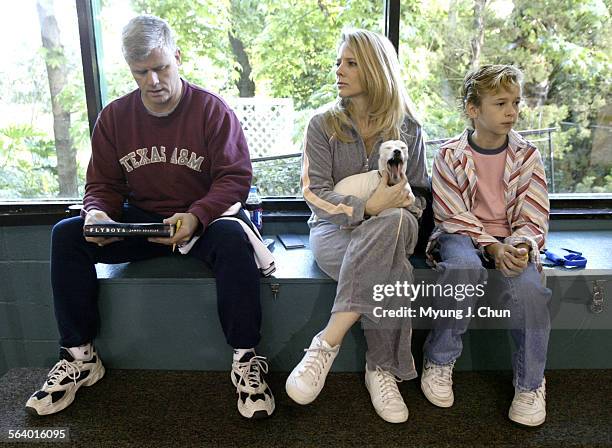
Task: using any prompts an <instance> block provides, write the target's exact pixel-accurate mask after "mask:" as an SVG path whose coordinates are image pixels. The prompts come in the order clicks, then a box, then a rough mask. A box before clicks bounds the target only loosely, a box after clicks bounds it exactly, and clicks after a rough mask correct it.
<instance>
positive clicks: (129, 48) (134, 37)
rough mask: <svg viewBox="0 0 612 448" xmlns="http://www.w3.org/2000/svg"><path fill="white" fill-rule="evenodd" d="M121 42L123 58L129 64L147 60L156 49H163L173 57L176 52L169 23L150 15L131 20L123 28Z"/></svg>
mask: <svg viewBox="0 0 612 448" xmlns="http://www.w3.org/2000/svg"><path fill="white" fill-rule="evenodd" d="M121 40H122V50H123V57H124V58H125V60H126V61H127V63H128V64H129V63H131V62H140V61H143V60H145V59H146V58H148V57H149V55H150V54H151V52H152V51H153V50H155V49H156V48H163V49H165V50H166V51H167V52H169V53H170V54H171V55H174V53H175V52H176V43H175V42H174V37H173V35H172V29H170V25H168V22H166V21H165V20H164V19H160V18H159V17H156V16H152V15H148V14H147V15H141V16H136V17H134V18H133V19H132V20H130V21H129V23H128V24H127V25H126V26H125V27H124V28H123V32H122V33H121Z"/></svg>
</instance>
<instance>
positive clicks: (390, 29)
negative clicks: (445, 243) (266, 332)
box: [0, 0, 612, 225]
mask: <svg viewBox="0 0 612 448" xmlns="http://www.w3.org/2000/svg"><path fill="white" fill-rule="evenodd" d="M75 2H76V8H77V17H78V26H79V35H80V43H81V60H82V64H83V77H84V85H85V97H86V103H87V113H88V120H89V130H90V134H91V133H92V132H93V128H94V125H95V122H96V119H97V117H98V114H99V113H100V111H101V110H102V104H103V96H102V95H103V93H102V88H101V87H102V86H101V73H100V70H99V64H98V51H97V42H98V41H99V38H100V36H99V32H100V31H99V28H98V27H97V26H99V22H97V19H96V16H95V14H94V13H95V12H96V11H99V9H100V0H75ZM384 24H385V35H386V36H387V37H388V38H389V40H391V43H392V44H393V46H394V47H395V49H396V51H398V49H399V27H400V0H385V5H384ZM593 195H594V196H595V197H593ZM263 202H264V210H265V211H266V217H267V218H268V217H269V218H270V219H271V220H273V221H285V220H291V219H301V218H304V217H305V216H307V215H308V214H309V213H310V210H309V208H308V206H307V204H306V202H305V201H304V199H303V198H293V197H292V198H284V197H264V198H263ZM550 202H551V219H592V218H596V219H600V218H606V219H612V208H610V203H611V202H612V195H609V194H601V195H597V194H589V193H586V194H574V193H571V194H565V195H564V194H559V195H554V196H551V200H550ZM80 204H81V200H75V199H59V198H57V199H55V198H54V199H50V200H31V201H27V200H25V201H0V225H35V224H49V223H53V222H57V221H58V220H59V219H61V218H63V217H67V216H71V215H75V214H76V212H75V210H78V209H79V206H80Z"/></svg>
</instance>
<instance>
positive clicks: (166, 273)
mask: <svg viewBox="0 0 612 448" xmlns="http://www.w3.org/2000/svg"><path fill="white" fill-rule="evenodd" d="M282 233H285V232H282ZM270 237H274V235H270ZM300 237H301V239H302V241H303V242H304V244H305V246H306V247H305V248H303V249H292V250H286V249H285V248H284V247H283V246H282V244H281V243H280V242H279V241H278V239H276V242H275V246H274V249H273V253H274V255H275V258H276V262H277V266H278V268H277V271H276V273H275V274H274V276H273V277H270V278H265V279H262V286H261V288H262V289H261V292H262V308H263V325H262V335H263V338H262V342H261V345H260V347H259V351H260V352H261V353H262V354H265V355H266V356H268V357H269V360H270V364H271V368H272V369H274V370H279V371H288V370H290V369H291V368H292V367H293V366H294V365H295V364H296V363H297V362H298V361H299V359H301V357H302V355H303V352H302V349H303V348H304V347H307V346H308V344H309V343H310V339H311V338H312V336H313V335H314V334H315V333H316V332H317V331H319V330H320V329H321V328H322V327H323V326H324V324H325V323H326V322H327V319H328V318H329V311H330V309H331V306H332V303H333V298H334V295H335V289H336V282H335V281H333V280H332V279H330V278H329V277H327V275H325V274H324V273H323V272H322V271H321V270H320V269H319V268H318V267H317V265H316V263H315V261H314V258H313V256H312V253H311V251H310V249H309V245H308V235H307V234H301V235H300ZM606 245H607V250H604V246H606ZM548 247H549V248H550V249H560V248H563V247H567V248H573V249H577V248H579V249H580V250H582V251H583V252H584V255H585V256H586V257H587V258H588V260H589V261H588V265H587V269H582V270H575V269H563V268H546V269H545V274H546V281H547V286H548V287H550V288H552V289H553V301H552V303H551V315H552V320H553V334H552V337H551V344H550V351H549V367H550V368H611V367H612V359H611V357H610V356H609V353H611V352H612V342H611V341H612V338H611V337H610V336H612V310H611V309H610V307H609V305H608V304H607V303H604V304H603V308H602V312H600V313H594V312H593V311H592V310H591V306H592V305H593V290H594V289H595V290H597V288H601V290H602V291H603V296H604V298H605V299H607V300H609V298H610V292H611V288H612V284H611V282H608V283H606V282H605V280H607V279H612V260H611V258H610V256H609V254H610V251H611V250H612V230H582V231H580V232H576V231H575V230H555V231H551V232H550V235H549V238H548ZM412 262H413V265H414V266H415V280H416V281H419V280H421V279H423V280H425V281H433V280H434V279H435V272H434V271H433V270H431V269H429V268H427V267H426V264H425V263H424V259H423V258H422V257H414V258H413V259H412ZM97 269H98V277H99V278H100V281H101V285H100V312H101V318H102V325H101V329H100V336H99V338H98V342H97V344H98V346H99V347H100V349H101V351H102V353H104V355H105V358H107V359H108V364H109V366H111V367H117V368H151V369H200V370H226V369H227V366H228V363H229V357H230V352H229V349H228V347H227V345H226V343H225V340H224V337H223V333H222V331H221V327H220V325H219V323H218V318H217V307H216V290H215V280H214V277H213V276H212V273H211V271H210V269H209V268H208V267H207V266H206V265H204V264H203V263H201V262H199V261H197V260H193V259H190V258H188V257H185V258H181V257H180V256H172V257H164V258H159V259H154V260H148V261H143V262H138V263H126V264H121V265H112V266H111V265H98V267H97ZM425 334H426V331H425V330H422V331H415V343H414V346H415V353H414V354H415V357H417V356H418V357H420V352H419V349H420V345H421V344H420V342H422V340H423V338H424V335H425ZM485 335H486V336H485ZM464 345H465V349H464V354H463V356H462V357H461V359H460V362H459V363H458V365H457V368H458V369H496V368H509V367H510V356H509V353H510V349H511V347H510V339H509V336H508V333H507V332H506V331H503V330H470V331H469V332H468V334H467V335H466V337H465V339H464ZM364 351H365V342H364V340H363V336H362V333H361V331H360V330H359V328H357V327H356V328H354V329H353V330H352V331H351V333H350V334H349V335H348V336H347V338H346V339H345V342H344V344H343V348H342V350H341V354H340V355H339V357H338V359H337V361H336V362H335V364H334V370H336V371H358V370H362V369H363V363H364Z"/></svg>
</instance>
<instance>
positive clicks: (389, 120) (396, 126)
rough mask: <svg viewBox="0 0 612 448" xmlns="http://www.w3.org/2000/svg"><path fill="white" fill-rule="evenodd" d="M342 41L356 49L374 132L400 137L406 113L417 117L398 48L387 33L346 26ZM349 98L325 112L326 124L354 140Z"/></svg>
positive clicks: (336, 133) (342, 138) (339, 135)
mask: <svg viewBox="0 0 612 448" xmlns="http://www.w3.org/2000/svg"><path fill="white" fill-rule="evenodd" d="M343 44H346V46H347V47H348V48H349V49H350V50H351V51H352V52H353V54H354V55H355V60H356V62H357V67H358V68H359V72H358V73H359V81H360V82H361V85H362V86H363V89H364V91H365V92H366V95H367V102H368V115H369V118H370V122H371V124H372V128H373V129H372V135H381V136H382V138H383V139H384V140H399V139H400V134H401V127H402V123H403V122H404V117H405V115H408V116H409V117H410V118H412V119H413V120H415V121H418V120H417V119H416V115H415V114H414V112H413V106H412V104H411V101H410V98H409V96H408V92H407V91H406V88H405V87H404V84H403V82H402V79H401V75H400V64H399V61H398V59H397V54H396V52H395V48H394V47H393V45H392V44H391V42H390V41H389V39H387V38H386V37H384V36H382V35H380V34H378V33H373V32H371V31H367V30H362V29H350V30H344V31H343V32H342V36H341V38H340V43H339V45H338V48H340V47H341V46H342V45H343ZM351 112H352V105H351V99H350V98H338V100H337V101H336V102H335V103H333V105H332V106H331V107H330V108H329V109H328V110H327V112H326V113H325V125H326V127H327V129H328V132H330V133H331V134H332V135H333V136H335V137H336V138H338V139H339V140H340V141H343V142H350V141H352V136H351V135H350V134H349V133H348V128H350V126H351V124H350V123H351V122H350V118H349V117H350V115H351Z"/></svg>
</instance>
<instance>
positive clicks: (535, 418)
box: [508, 379, 546, 426]
mask: <svg viewBox="0 0 612 448" xmlns="http://www.w3.org/2000/svg"><path fill="white" fill-rule="evenodd" d="M508 417H509V418H510V420H512V421H513V422H516V423H519V424H521V425H525V426H539V425H541V424H542V423H544V420H546V379H543V380H542V384H541V385H540V387H538V388H537V389H536V390H534V391H520V390H518V389H516V388H515V389H514V399H513V400H512V404H511V405H510V410H509V411H508Z"/></svg>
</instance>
